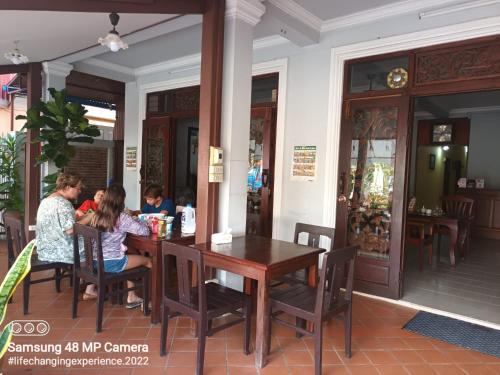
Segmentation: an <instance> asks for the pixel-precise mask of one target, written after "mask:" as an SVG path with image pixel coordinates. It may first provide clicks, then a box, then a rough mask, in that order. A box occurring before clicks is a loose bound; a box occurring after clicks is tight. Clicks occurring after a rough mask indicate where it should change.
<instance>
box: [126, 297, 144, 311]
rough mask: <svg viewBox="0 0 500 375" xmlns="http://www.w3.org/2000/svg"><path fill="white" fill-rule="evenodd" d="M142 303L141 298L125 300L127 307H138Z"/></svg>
mask: <svg viewBox="0 0 500 375" xmlns="http://www.w3.org/2000/svg"><path fill="white" fill-rule="evenodd" d="M141 305H142V298H138V299H136V300H135V301H133V302H127V305H126V306H125V307H126V308H127V309H135V308H136V307H139V306H141Z"/></svg>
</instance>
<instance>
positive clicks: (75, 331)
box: [0, 243, 500, 375]
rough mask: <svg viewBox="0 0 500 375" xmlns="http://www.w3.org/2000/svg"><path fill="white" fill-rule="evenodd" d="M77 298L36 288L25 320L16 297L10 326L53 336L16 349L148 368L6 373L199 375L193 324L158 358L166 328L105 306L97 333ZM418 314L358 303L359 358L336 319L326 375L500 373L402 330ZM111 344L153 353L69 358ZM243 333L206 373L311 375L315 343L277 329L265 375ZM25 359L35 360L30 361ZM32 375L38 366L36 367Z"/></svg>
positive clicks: (86, 305)
mask: <svg viewBox="0 0 500 375" xmlns="http://www.w3.org/2000/svg"><path fill="white" fill-rule="evenodd" d="M4 251H5V247H4V245H3V244H2V243H0V267H1V268H0V270H1V271H0V275H4V274H5V264H6V262H5V253H4ZM70 299H71V293H70V288H69V287H68V284H67V283H65V284H64V287H63V292H62V293H61V294H57V293H55V291H54V288H53V284H48V283H45V284H38V285H35V286H33V289H32V293H31V306H30V311H31V313H30V314H29V315H28V316H23V314H22V306H21V303H20V302H21V293H20V291H18V292H17V293H16V295H15V299H14V303H13V304H11V305H9V307H8V314H7V318H6V321H10V320H13V319H25V318H29V319H44V320H46V321H47V322H49V324H50V326H51V331H50V333H49V334H48V335H47V336H44V337H37V338H31V339H28V338H22V339H21V338H19V337H16V338H15V340H14V342H15V343H16V344H21V343H32V344H62V348H61V349H62V352H63V354H62V355H61V356H60V357H61V358H63V359H69V358H80V359H90V358H97V357H101V358H108V359H113V358H114V359H117V358H121V359H123V360H125V359H126V357H127V356H129V357H130V356H134V355H135V356H136V357H146V358H147V360H148V365H147V366H143V367H140V366H124V365H121V366H115V367H112V366H107V367H100V368H99V367H96V366H89V367H86V368H81V365H79V366H76V367H73V368H70V369H65V368H63V367H62V366H59V367H56V368H50V367H40V366H37V367H36V368H35V369H20V368H16V367H14V366H9V365H8V364H7V363H6V362H7V361H8V360H9V358H10V357H11V356H12V353H8V354H7V355H6V358H5V362H4V364H3V373H4V374H6V375H11V374H25V373H34V374H87V373H89V374H120V375H128V374H148V375H149V374H151V375H153V374H179V375H182V374H193V373H194V364H195V358H196V339H194V338H193V337H192V336H191V329H190V322H189V320H188V319H186V318H177V319H173V320H172V321H171V322H172V324H171V325H170V329H169V348H170V353H169V354H168V356H166V357H163V358H162V357H160V356H159V335H160V327H159V326H152V325H151V324H150V323H149V318H144V317H142V315H141V312H140V311H139V310H134V311H131V310H126V309H125V308H124V307H122V306H112V305H109V304H108V305H106V307H105V317H106V319H105V322H104V330H103V332H102V333H100V334H96V333H95V329H94V325H95V304H94V303H93V302H90V301H82V302H81V303H80V313H79V318H78V319H75V320H72V319H70V310H71V306H70ZM414 314H415V311H413V310H409V309H406V308H402V307H399V306H395V305H392V304H387V303H384V302H380V301H375V300H371V299H367V298H363V297H359V296H355V299H354V319H353V356H352V358H351V359H347V358H345V357H344V353H343V337H344V336H343V326H342V321H340V320H334V321H331V322H329V323H328V324H326V325H325V326H324V355H323V373H324V374H334V375H342V374H352V375H358V374H370V375H371V374H374V375H378V374H387V375H389V374H397V375H400V374H403V375H409V374H414V375H415V374H425V375H428V374H453V375H455V374H456V375H459V374H470V375H480V374H500V359H499V358H495V357H489V356H486V355H483V354H479V353H476V352H472V351H468V350H463V349H461V348H458V347H455V346H452V345H449V344H445V343H442V342H439V341H436V340H430V339H427V338H425V337H421V336H418V335H415V334H413V333H409V332H406V331H403V330H402V329H401V327H402V325H403V324H404V323H406V322H407V321H408V320H409V319H410V318H411V317H412V316H413V315H414ZM89 341H90V342H92V341H94V342H100V343H103V344H104V343H106V342H110V343H112V344H146V345H148V352H147V353H132V354H131V353H127V352H124V353H107V352H105V351H104V350H103V349H102V348H101V349H100V350H98V351H97V352H87V353H83V352H82V350H79V351H78V352H76V353H72V352H71V351H66V350H65V348H67V349H71V347H72V345H75V344H70V345H69V346H66V345H67V344H68V342H72V343H77V345H78V346H79V347H80V349H81V348H82V343H83V342H89ZM241 348H242V326H235V327H232V328H231V329H229V330H226V331H222V332H219V333H218V334H216V335H215V336H214V337H212V338H209V339H208V345H207V351H206V359H205V374H206V375H218V374H224V375H228V374H259V373H261V374H300V375H304V374H312V373H313V345H312V342H311V340H310V339H307V338H306V339H304V338H303V339H296V338H295V336H294V333H293V332H292V331H291V330H289V329H287V328H284V327H281V326H279V327H278V326H276V327H274V328H273V338H272V352H271V357H270V361H269V364H268V365H267V366H266V367H265V368H264V369H262V370H257V369H256V368H255V367H254V356H253V355H252V354H251V355H249V356H245V355H244V354H243V353H242V349H241ZM24 357H30V356H29V355H27V354H26V355H24ZM38 357H39V358H57V357H58V356H57V355H56V353H55V351H54V350H52V351H51V352H50V353H41V354H38ZM32 368H33V366H32Z"/></svg>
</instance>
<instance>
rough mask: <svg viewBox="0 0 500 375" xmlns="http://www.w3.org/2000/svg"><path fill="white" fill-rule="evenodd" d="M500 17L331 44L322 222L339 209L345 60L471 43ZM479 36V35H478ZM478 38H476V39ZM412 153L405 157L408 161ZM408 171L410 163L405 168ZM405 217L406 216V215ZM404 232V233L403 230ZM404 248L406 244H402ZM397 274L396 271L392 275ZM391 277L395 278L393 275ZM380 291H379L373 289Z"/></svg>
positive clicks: (494, 29) (490, 31)
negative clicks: (351, 43) (339, 167)
mask: <svg viewBox="0 0 500 375" xmlns="http://www.w3.org/2000/svg"><path fill="white" fill-rule="evenodd" d="M499 25H500V17H494V18H490V19H486V20H478V21H472V22H467V23H464V24H458V25H453V26H446V27H441V28H436V29H431V30H425V31H421V32H416V33H410V34H405V35H399V36H395V37H388V38H383V39H378V40H374V41H371V42H362V43H356V44H353V45H348V46H343V47H338V48H332V53H331V74H330V99H329V114H328V127H327V150H326V171H325V173H326V176H325V193H324V194H325V199H324V201H325V209H324V212H323V223H324V225H327V226H335V220H336V219H335V217H336V213H337V212H336V211H337V208H336V207H337V197H338V193H339V191H338V190H339V189H338V188H339V184H338V180H339V173H340V170H339V169H337V165H338V164H339V162H340V160H339V152H338V147H339V146H340V147H341V146H342V139H341V133H340V129H341V119H342V116H343V113H344V112H343V111H344V110H345V107H344V99H345V98H344V97H343V90H344V83H345V82H347V81H346V80H345V77H346V69H345V63H346V62H347V61H350V60H353V59H356V58H362V57H366V58H373V57H374V56H377V57H374V58H376V59H378V58H380V57H381V56H383V55H384V54H400V53H402V52H404V51H409V50H412V52H413V51H414V52H419V51H422V49H421V50H419V48H423V47H429V48H441V47H442V45H446V46H447V47H448V46H449V45H448V44H447V43H452V42H457V43H460V44H462V43H471V41H470V40H469V39H475V38H479V37H485V38H488V39H491V38H495V37H491V36H492V35H496V34H498V32H499ZM479 40H480V39H479ZM476 41H477V40H476ZM483 83H484V85H485V86H484V87H482V86H480V85H477V84H476V86H474V90H470V88H469V87H462V89H463V90H462V92H465V91H468V92H470V91H478V90H483V89H485V88H486V89H490V90H491V89H492V88H491V83H488V82H487V81H486V80H483ZM454 90H457V87H456V85H453V84H452V85H447V87H446V88H443V89H442V90H441V93H450V92H455V91H454ZM409 91H410V92H408V91H407V93H406V95H408V105H411V103H410V101H411V99H412V98H413V97H414V96H417V95H418V96H424V95H423V91H422V90H421V89H419V90H409ZM436 93H438V91H431V90H429V93H428V95H432V94H436ZM378 95H382V96H383V95H384V93H383V92H382V93H379V94H378ZM410 132H411V129H408V134H410ZM408 141H410V136H408ZM408 159H409V156H408V158H407V160H406V163H408V162H409V161H408ZM406 170H407V171H406V172H408V167H407V168H406ZM404 184H405V189H404V190H405V197H406V195H407V190H408V176H406V175H405V176H404ZM403 219H404V218H403ZM402 234H403V233H402ZM401 247H402V248H403V246H401ZM399 253H400V254H399V257H400V259H401V260H402V259H403V255H404V250H401V251H400V252H399ZM398 267H400V270H401V272H400V274H399V275H398V277H399V281H398V284H399V286H398V289H399V293H394V292H393V293H391V295H390V297H391V298H393V299H398V298H400V297H401V292H402V290H403V289H402V288H403V285H402V275H403V273H402V271H403V270H402V264H400V265H399V266H398ZM393 276H394V278H395V277H396V275H393ZM391 279H392V278H391ZM374 292H375V293H378V292H377V291H374Z"/></svg>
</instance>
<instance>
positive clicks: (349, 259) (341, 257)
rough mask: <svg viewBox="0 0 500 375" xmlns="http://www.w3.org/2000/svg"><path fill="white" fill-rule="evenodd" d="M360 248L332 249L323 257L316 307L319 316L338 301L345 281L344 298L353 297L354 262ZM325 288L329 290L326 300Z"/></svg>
mask: <svg viewBox="0 0 500 375" xmlns="http://www.w3.org/2000/svg"><path fill="white" fill-rule="evenodd" d="M359 249H360V247H359V245H356V246H349V247H344V248H341V249H335V250H334V251H330V252H328V253H326V254H325V256H324V257H323V267H322V268H321V271H320V278H319V284H318V290H317V294H316V306H315V309H314V312H315V314H316V316H317V317H318V318H319V317H321V314H322V313H323V312H327V311H329V310H330V308H331V307H333V306H334V305H335V303H336V302H337V301H338V299H339V296H340V288H341V287H342V285H343V283H344V281H346V284H345V294H344V299H345V300H349V301H350V300H351V299H352V289H353V283H354V263H355V260H356V255H357V253H358V250H359ZM329 286H331V287H329ZM325 290H328V292H329V295H328V298H327V299H326V300H325V298H324V293H325Z"/></svg>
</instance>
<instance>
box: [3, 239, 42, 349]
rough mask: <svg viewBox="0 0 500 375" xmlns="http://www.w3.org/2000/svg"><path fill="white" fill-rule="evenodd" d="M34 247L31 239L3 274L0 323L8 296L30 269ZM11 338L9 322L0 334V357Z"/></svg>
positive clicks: (5, 309)
mask: <svg viewBox="0 0 500 375" xmlns="http://www.w3.org/2000/svg"><path fill="white" fill-rule="evenodd" d="M34 248H35V240H32V241H31V242H30V243H29V244H28V245H26V247H25V248H24V249H23V251H22V252H21V254H19V256H18V257H17V258H16V261H15V262H14V264H13V265H12V267H11V268H10V269H9V271H8V272H7V275H5V278H4V279H3V282H2V285H0V324H2V322H3V320H4V318H5V315H6V313H7V305H8V301H9V299H10V297H12V295H13V294H14V291H15V290H16V287H17V286H18V285H19V283H20V282H21V281H22V280H23V279H24V278H25V277H26V275H27V274H28V272H30V270H31V255H32V254H33V249H34ZM11 339H12V328H11V325H10V324H7V325H6V326H5V327H4V329H3V331H2V334H1V335H0V358H2V357H3V355H4V354H5V352H6V351H7V348H8V347H9V343H10V340H11Z"/></svg>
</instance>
